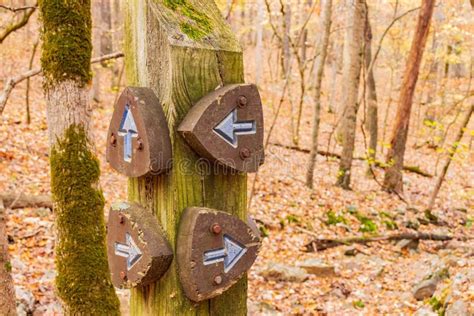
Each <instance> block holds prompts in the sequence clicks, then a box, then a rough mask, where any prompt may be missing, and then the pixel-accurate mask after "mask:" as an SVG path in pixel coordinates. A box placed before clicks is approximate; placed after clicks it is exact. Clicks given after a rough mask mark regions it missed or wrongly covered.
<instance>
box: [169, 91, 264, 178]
mask: <svg viewBox="0 0 474 316" xmlns="http://www.w3.org/2000/svg"><path fill="white" fill-rule="evenodd" d="M178 132H180V134H181V135H182V136H183V137H184V139H185V140H186V141H187V142H188V144H189V145H191V147H192V148H193V149H194V150H195V151H196V152H198V153H199V154H200V155H201V156H203V157H205V158H208V159H210V160H212V161H217V162H219V163H221V164H223V165H225V166H228V167H231V168H233V169H235V170H238V171H241V172H255V171H257V169H258V167H259V166H260V165H261V164H262V163H263V160H264V150H263V112H262V102H261V100H260V94H259V93H258V89H257V87H256V86H255V85H253V84H231V85H226V86H224V87H222V88H219V89H217V90H215V91H212V92H211V93H209V94H208V95H206V96H205V97H204V98H202V99H201V100H199V101H198V102H197V103H196V104H195V105H194V106H193V107H192V108H191V109H190V110H189V112H188V114H187V115H186V117H185V118H184V120H183V121H182V122H181V124H180V126H179V127H178Z"/></svg>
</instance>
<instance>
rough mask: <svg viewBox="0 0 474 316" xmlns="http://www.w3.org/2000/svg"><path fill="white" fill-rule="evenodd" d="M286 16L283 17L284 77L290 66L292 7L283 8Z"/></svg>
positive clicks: (282, 60)
mask: <svg viewBox="0 0 474 316" xmlns="http://www.w3.org/2000/svg"><path fill="white" fill-rule="evenodd" d="M283 12H284V13H285V15H284V16H283V42H282V54H281V66H282V70H283V72H282V74H283V76H286V75H287V72H288V67H289V65H290V54H291V51H290V36H291V34H290V32H291V5H290V4H288V3H287V4H285V6H284V8H283Z"/></svg>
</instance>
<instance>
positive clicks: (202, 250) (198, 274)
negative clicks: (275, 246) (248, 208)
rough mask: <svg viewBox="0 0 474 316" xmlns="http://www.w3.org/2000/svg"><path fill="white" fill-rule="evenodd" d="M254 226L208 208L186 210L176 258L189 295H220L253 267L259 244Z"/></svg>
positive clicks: (200, 297) (196, 297)
mask: <svg viewBox="0 0 474 316" xmlns="http://www.w3.org/2000/svg"><path fill="white" fill-rule="evenodd" d="M255 227H256V226H255V225H254V224H250V225H247V224H246V223H245V222H243V221H241V220H240V219H238V218H237V217H235V216H232V215H230V214H228V213H225V212H222V211H217V210H213V209H209V208H204V207H190V208H187V209H186V210H185V211H184V213H183V215H182V217H181V223H180V227H179V234H178V241H177V258H178V266H179V276H180V280H181V285H182V286H183V289H184V292H185V294H186V296H187V297H188V298H189V299H191V300H192V301H195V302H199V301H202V300H206V299H209V298H212V297H215V296H218V295H220V294H222V293H223V292H224V291H226V290H227V289H228V288H230V287H231V286H232V285H233V284H235V283H236V282H237V281H238V280H239V279H240V278H241V277H242V276H243V275H244V274H245V273H246V272H247V270H249V269H250V267H251V266H252V264H253V262H254V261H255V259H256V258H257V253H258V250H259V248H260V237H259V233H258V230H257V229H256V228H255Z"/></svg>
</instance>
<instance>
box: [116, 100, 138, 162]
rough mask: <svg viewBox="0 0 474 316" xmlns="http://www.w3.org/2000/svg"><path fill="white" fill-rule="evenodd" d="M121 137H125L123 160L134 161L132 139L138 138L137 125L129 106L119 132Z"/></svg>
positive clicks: (124, 113)
mask: <svg viewBox="0 0 474 316" xmlns="http://www.w3.org/2000/svg"><path fill="white" fill-rule="evenodd" d="M118 134H119V136H123V137H124V138H123V160H124V161H126V162H131V161H132V137H133V138H135V137H138V131H137V125H136V124H135V120H134V119H133V114H132V111H131V110H130V106H129V105H128V104H127V105H126V106H125V110H124V111H123V116H122V121H121V122H120V127H119V130H118Z"/></svg>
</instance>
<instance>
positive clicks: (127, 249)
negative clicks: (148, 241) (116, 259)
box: [115, 233, 142, 270]
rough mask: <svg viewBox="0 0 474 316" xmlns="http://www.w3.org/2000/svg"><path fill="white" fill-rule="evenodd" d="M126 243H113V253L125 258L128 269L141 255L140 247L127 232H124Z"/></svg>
mask: <svg viewBox="0 0 474 316" xmlns="http://www.w3.org/2000/svg"><path fill="white" fill-rule="evenodd" d="M125 240H126V244H122V243H119V242H116V243H115V254H116V255H117V256H120V257H124V258H127V270H130V269H131V268H132V267H133V265H134V264H135V263H137V261H138V260H140V258H141V257H142V252H141V251H140V248H138V247H137V245H136V244H135V242H134V241H133V239H132V236H131V235H130V234H129V233H126V234H125Z"/></svg>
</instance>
